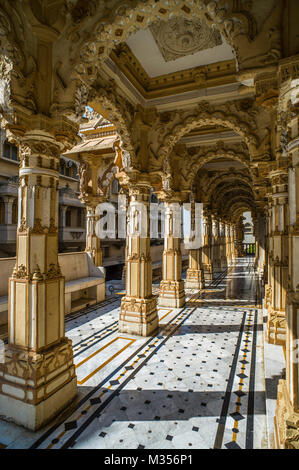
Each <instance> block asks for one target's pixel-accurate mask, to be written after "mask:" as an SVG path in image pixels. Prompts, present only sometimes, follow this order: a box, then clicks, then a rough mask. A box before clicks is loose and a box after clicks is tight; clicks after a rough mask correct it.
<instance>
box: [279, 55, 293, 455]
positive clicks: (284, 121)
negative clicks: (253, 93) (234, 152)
mask: <svg viewBox="0 0 299 470" xmlns="http://www.w3.org/2000/svg"><path fill="white" fill-rule="evenodd" d="M298 66H299V56H295V57H292V58H291V59H287V60H285V61H283V62H282V63H281V64H280V66H279V76H280V79H281V96H282V99H281V103H280V109H279V111H280V114H279V116H278V118H279V119H278V124H280V125H281V129H280V132H281V137H283V139H282V138H281V140H280V141H281V143H282V145H281V147H282V156H281V160H283V159H284V157H285V156H287V157H288V160H289V162H290V165H291V167H290V168H289V169H288V188H289V191H288V193H289V219H288V220H289V253H288V255H289V285H288V291H287V298H286V329H287V331H286V380H280V381H279V385H278V394H277V404H276V415H275V424H276V426H275V431H276V432H275V444H276V447H278V448H287V449H298V442H299V263H298V260H299V84H298V78H297V70H298ZM293 74H294V75H295V76H294V79H293ZM286 126H287V127H286ZM279 127H280V126H278V128H279ZM280 210H281V209H280ZM274 249H275V247H274Z"/></svg>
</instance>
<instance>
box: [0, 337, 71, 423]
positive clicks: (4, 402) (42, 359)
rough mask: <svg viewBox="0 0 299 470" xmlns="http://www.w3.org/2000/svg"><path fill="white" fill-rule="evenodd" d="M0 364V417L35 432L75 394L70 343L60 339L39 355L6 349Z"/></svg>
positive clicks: (10, 348) (69, 401) (68, 402)
mask: <svg viewBox="0 0 299 470" xmlns="http://www.w3.org/2000/svg"><path fill="white" fill-rule="evenodd" d="M4 361H5V362H4V363H3V364H0V417H1V418H3V419H5V420H8V421H13V422H15V423H16V424H19V425H22V426H24V427H25V428H28V429H30V430H33V431H35V430H37V429H39V428H41V427H42V426H44V425H45V424H47V423H48V422H49V421H50V420H52V419H53V418H54V417H55V416H56V415H57V414H58V413H59V412H60V411H61V410H62V409H64V408H65V407H66V406H67V405H68V404H70V403H71V402H72V401H73V400H74V398H75V397H76V394H77V379H76V374H75V367H74V364H73V350H72V342H71V341H70V340H68V339H66V338H65V339H63V340H62V341H61V342H60V343H59V344H58V345H55V346H52V347H50V348H48V349H47V350H46V351H43V352H42V353H34V352H31V351H30V352H28V351H22V350H19V349H14V348H12V347H10V346H8V347H7V348H6V351H5V358H4Z"/></svg>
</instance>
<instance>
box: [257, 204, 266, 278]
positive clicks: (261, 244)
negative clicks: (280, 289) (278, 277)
mask: <svg viewBox="0 0 299 470" xmlns="http://www.w3.org/2000/svg"><path fill="white" fill-rule="evenodd" d="M266 224H267V222H266V217H265V215H264V213H263V212H259V213H258V214H257V218H256V220H255V224H254V234H255V240H256V243H255V246H256V253H255V268H256V270H257V273H258V275H259V276H260V277H262V276H263V275H264V272H265V262H266Z"/></svg>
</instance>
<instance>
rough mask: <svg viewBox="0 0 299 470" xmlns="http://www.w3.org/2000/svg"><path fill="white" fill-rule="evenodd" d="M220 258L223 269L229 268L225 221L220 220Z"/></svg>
mask: <svg viewBox="0 0 299 470" xmlns="http://www.w3.org/2000/svg"><path fill="white" fill-rule="evenodd" d="M219 259H220V268H221V271H224V270H225V269H226V268H227V259H226V236H225V223H224V222H223V221H220V222H219Z"/></svg>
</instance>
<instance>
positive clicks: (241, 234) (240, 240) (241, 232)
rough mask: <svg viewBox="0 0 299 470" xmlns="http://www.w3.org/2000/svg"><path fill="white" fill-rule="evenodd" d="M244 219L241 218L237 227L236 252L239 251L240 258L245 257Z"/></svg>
mask: <svg viewBox="0 0 299 470" xmlns="http://www.w3.org/2000/svg"><path fill="white" fill-rule="evenodd" d="M243 219H244V217H242V216H241V217H240V219H239V222H238V224H237V225H236V227H235V236H236V250H237V256H238V257H242V256H244V251H243V240H244V224H243V222H242V220H243Z"/></svg>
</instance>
